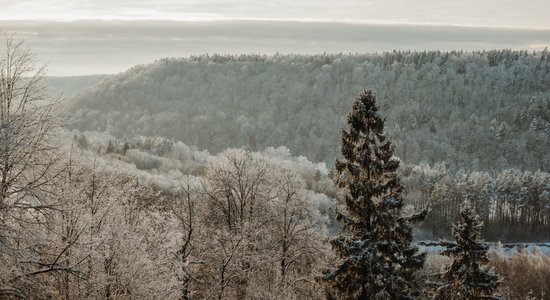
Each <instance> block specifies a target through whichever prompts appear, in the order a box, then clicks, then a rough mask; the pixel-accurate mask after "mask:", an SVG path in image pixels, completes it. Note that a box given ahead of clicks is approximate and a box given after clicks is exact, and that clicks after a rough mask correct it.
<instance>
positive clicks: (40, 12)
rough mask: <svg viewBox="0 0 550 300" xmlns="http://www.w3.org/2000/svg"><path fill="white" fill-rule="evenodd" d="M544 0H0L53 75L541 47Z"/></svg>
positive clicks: (547, 1) (10, 24)
mask: <svg viewBox="0 0 550 300" xmlns="http://www.w3.org/2000/svg"><path fill="white" fill-rule="evenodd" d="M548 13H550V0H338V1H321V0H0V35H2V34H4V33H8V34H10V33H16V34H17V37H18V38H21V39H24V40H26V41H27V42H28V44H30V46H31V47H32V49H33V50H34V51H35V52H36V53H37V59H38V60H39V62H40V63H47V64H48V71H49V72H48V74H50V75H81V74H94V73H117V72H122V71H124V70H126V69H128V68H130V67H132V66H134V65H136V64H144V63H150V62H153V61H155V60H156V59H159V58H163V57H187V56H190V55H200V54H205V53H210V54H213V53H220V54H241V53H243V54H249V53H255V54H274V53H277V52H278V53H323V52H332V53H334V52H337V53H338V52H343V53H365V52H383V51H392V50H419V51H422V50H454V49H462V50H485V49H503V48H505V49H510V48H511V49H527V50H542V49H544V48H545V47H547V46H550V17H548Z"/></svg>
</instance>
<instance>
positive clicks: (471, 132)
mask: <svg viewBox="0 0 550 300" xmlns="http://www.w3.org/2000/svg"><path fill="white" fill-rule="evenodd" d="M365 86H369V87H372V88H374V89H375V90H376V91H377V93H378V95H379V100H380V103H381V105H382V108H383V109H384V111H385V112H387V116H388V121H389V122H390V124H392V126H390V127H389V128H388V129H389V131H390V134H391V135H392V136H393V137H394V138H395V139H396V145H397V151H396V155H397V156H399V157H400V158H401V159H402V160H403V161H405V162H407V163H419V162H422V161H426V162H428V163H434V162H438V161H446V162H447V163H448V166H449V167H451V168H452V169H458V168H473V169H478V168H479V169H504V168H510V167H516V168H521V169H528V170H532V171H535V170H537V169H542V170H544V171H548V169H549V161H550V156H549V155H550V154H549V153H548V151H546V149H547V148H548V146H549V132H550V112H549V111H550V110H549V102H550V54H549V53H548V51H546V50H545V51H541V52H527V51H512V50H498V51H484V52H462V51H454V52H439V51H432V52H388V53H381V54H353V55H352V54H322V55H275V56H262V55H241V56H221V55H202V56H197V57H191V58H182V59H175V58H171V59H162V60H159V61H157V62H156V63H154V64H151V65H142V66H137V67H134V68H132V69H131V70H129V71H127V72H126V73H123V74H120V75H118V76H116V77H114V78H113V79H112V80H109V81H106V82H104V83H102V84H101V85H99V86H98V87H96V88H94V89H92V90H91V91H89V92H88V93H86V94H85V95H83V96H81V97H79V98H78V99H76V100H75V101H74V102H73V103H72V107H71V109H70V111H71V113H72V114H73V115H74V116H75V118H76V121H77V122H76V123H75V124H74V127H75V128H78V129H81V130H98V131H109V132H111V133H112V134H115V135H116V136H137V135H147V136H165V137H170V138H175V139H176V140H181V141H185V142H186V143H187V144H190V145H197V146H198V147H200V148H203V149H208V150H209V151H211V152H218V151H221V150H223V149H225V148H226V147H240V146H248V147H250V148H251V149H252V150H261V149H263V148H265V147H268V146H280V145H286V146H288V147H289V149H290V150H291V151H292V153H294V154H296V155H305V156H307V157H309V158H310V159H313V160H317V161H325V162H327V163H330V164H331V163H332V162H333V160H334V157H336V154H337V153H338V149H337V148H338V147H337V145H338V141H337V136H338V130H339V128H340V127H342V126H343V125H344V115H345V113H346V111H345V107H346V105H344V103H348V101H349V99H350V98H351V97H353V96H354V95H356V94H357V93H358V92H360V91H361V90H362V89H363V88H364V87H365ZM393 124H395V125H393ZM497 153H498V154H500V155H496V154H497Z"/></svg>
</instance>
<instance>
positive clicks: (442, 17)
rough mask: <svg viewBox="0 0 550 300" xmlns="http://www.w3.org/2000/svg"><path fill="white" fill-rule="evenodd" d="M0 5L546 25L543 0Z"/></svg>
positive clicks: (1, 2)
mask: <svg viewBox="0 0 550 300" xmlns="http://www.w3.org/2000/svg"><path fill="white" fill-rule="evenodd" d="M0 7H1V9H0V20H50V21H78V20H171V21H214V20H234V19H255V20H294V21H327V20H329V21H337V22H342V21H346V22H361V23H383V24H440V25H443V24H448V25H460V26H483V27H523V28H545V29H550V18H548V12H550V1H548V0H522V1H518V0H460V1H459V0H340V1H322V0H264V1H257V0H0Z"/></svg>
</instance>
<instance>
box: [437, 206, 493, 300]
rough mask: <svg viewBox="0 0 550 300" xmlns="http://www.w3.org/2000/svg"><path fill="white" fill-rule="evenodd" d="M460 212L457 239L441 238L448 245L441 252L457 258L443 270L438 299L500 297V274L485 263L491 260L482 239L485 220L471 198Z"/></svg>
mask: <svg viewBox="0 0 550 300" xmlns="http://www.w3.org/2000/svg"><path fill="white" fill-rule="evenodd" d="M460 216H461V217H462V222H461V223H457V224H455V225H454V226H453V229H452V233H453V237H454V238H455V242H450V241H445V242H441V244H442V245H443V246H445V248H446V249H445V250H443V251H442V252H441V254H442V255H446V256H449V257H451V258H452V259H453V261H452V263H451V264H450V265H448V266H446V268H445V271H444V272H443V273H442V283H441V284H440V285H439V287H438V288H437V290H436V292H435V296H434V299H453V300H466V299H468V300H480V299H500V298H499V297H497V296H494V293H495V291H496V289H497V287H498V285H499V282H500V278H499V276H498V275H497V274H496V273H494V272H492V271H491V270H489V269H488V268H487V267H486V266H485V265H486V264H487V263H488V262H489V259H488V258H487V250H488V249H489V247H488V246H487V245H485V244H484V243H483V240H482V239H481V229H482V227H483V222H482V221H481V220H480V219H479V216H477V215H476V214H475V212H474V210H473V209H472V208H471V206H470V205H469V203H467V202H465V203H464V204H463V205H462V207H461V209H460Z"/></svg>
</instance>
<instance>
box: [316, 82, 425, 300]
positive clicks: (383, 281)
mask: <svg viewBox="0 0 550 300" xmlns="http://www.w3.org/2000/svg"><path fill="white" fill-rule="evenodd" d="M384 122H385V120H384V119H383V118H382V117H381V116H380V115H379V114H378V106H377V104H376V96H375V94H374V93H373V92H372V91H371V90H368V91H364V92H363V93H361V94H360V95H359V96H358V97H357V99H356V100H355V102H354V103H353V107H352V110H351V112H350V113H349V115H348V117H347V123H348V125H349V130H347V131H346V130H342V132H341V151H342V155H343V160H337V161H336V177H335V181H336V183H337V185H338V186H339V187H340V188H342V189H343V190H344V191H345V197H344V201H345V205H346V207H347V214H346V215H344V214H339V215H338V219H339V220H340V222H342V223H343V225H344V228H345V229H346V232H344V233H342V234H341V235H339V236H337V237H336V238H334V239H333V240H331V245H332V248H333V251H334V252H335V253H336V254H337V255H338V256H339V257H340V258H341V260H342V261H341V264H340V265H339V266H338V267H337V268H336V269H335V270H331V271H327V272H326V273H325V275H324V280H325V283H326V287H327V289H326V290H327V297H328V298H329V299H414V298H415V297H416V293H415V292H414V291H413V288H412V282H413V273H414V272H415V271H416V270H418V269H420V268H421V267H422V265H423V263H424V260H425V254H424V253H418V252H417V250H418V249H417V247H415V246H413V245H412V244H411V242H412V230H411V227H410V224H411V223H414V222H416V221H418V220H422V219H423V218H424V217H425V215H426V213H427V212H426V211H423V212H421V213H419V214H415V215H413V216H410V217H403V216H402V215H401V210H402V207H403V198H402V197H401V192H402V189H403V188H402V186H401V184H400V181H399V178H398V177H397V169H398V167H399V161H398V160H397V159H395V158H394V157H393V152H394V146H393V145H392V143H391V142H390V140H389V139H388V138H387V137H386V135H385V133H384Z"/></svg>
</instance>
